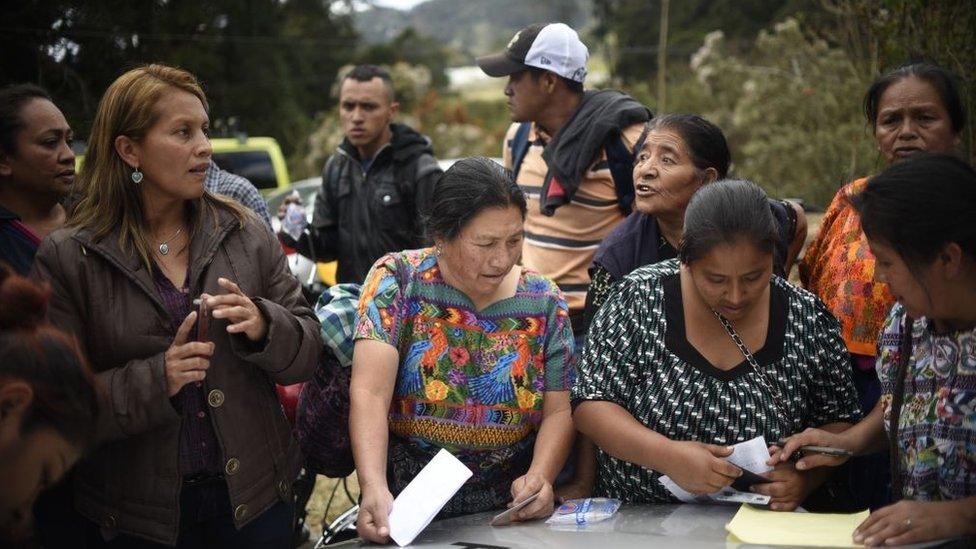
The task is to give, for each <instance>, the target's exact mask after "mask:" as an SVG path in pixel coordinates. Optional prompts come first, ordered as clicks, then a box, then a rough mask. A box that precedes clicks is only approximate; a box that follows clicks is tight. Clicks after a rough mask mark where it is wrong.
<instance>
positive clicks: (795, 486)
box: [749, 447, 818, 511]
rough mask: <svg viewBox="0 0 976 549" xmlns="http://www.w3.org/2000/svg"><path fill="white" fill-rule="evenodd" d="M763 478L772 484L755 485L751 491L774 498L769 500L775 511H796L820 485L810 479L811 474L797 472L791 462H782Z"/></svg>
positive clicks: (764, 474)
mask: <svg viewBox="0 0 976 549" xmlns="http://www.w3.org/2000/svg"><path fill="white" fill-rule="evenodd" d="M773 448H774V449H777V448H775V447H773ZM762 476H764V477H766V478H768V479H769V480H771V481H772V482H765V483H763V484H754V485H752V486H750V487H749V490H750V491H752V492H755V493H757V494H763V495H764V496H769V497H770V498H772V499H770V500H769V508H770V509H772V510H773V511H792V510H794V509H796V508H797V507H799V506H800V504H801V503H803V500H805V499H807V496H809V495H810V492H813V489H814V488H816V487H817V485H818V482H816V481H815V480H814V479H812V478H810V473H809V472H800V471H797V470H796V468H795V467H794V466H793V463H791V462H789V461H785V462H780V463H779V464H777V465H776V467H775V468H774V469H773V470H772V471H769V472H768V473H762Z"/></svg>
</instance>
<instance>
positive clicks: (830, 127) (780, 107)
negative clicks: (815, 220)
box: [669, 19, 876, 206]
mask: <svg viewBox="0 0 976 549" xmlns="http://www.w3.org/2000/svg"><path fill="white" fill-rule="evenodd" d="M690 68H691V69H692V71H693V75H694V78H693V80H690V79H689V80H686V81H684V82H682V83H681V84H679V85H678V88H679V89H678V90H675V91H672V92H671V93H670V94H669V95H671V96H673V97H674V96H676V97H683V101H684V103H685V105H682V106H687V107H689V108H688V109H687V110H689V111H690V112H698V113H700V114H702V116H705V117H706V118H708V119H709V120H711V121H712V122H714V123H716V124H718V126H719V127H721V128H722V129H723V130H724V131H725V133H726V135H727V137H728V138H729V142H730V146H731V147H732V153H733V161H734V166H733V172H734V173H735V175H736V176H738V177H744V178H747V179H751V180H754V181H756V182H757V183H760V184H762V185H763V186H764V187H765V188H766V189H767V191H769V192H770V193H771V194H773V195H777V196H790V197H801V198H804V199H805V200H807V201H809V202H812V203H814V204H819V205H822V206H823V205H826V204H827V203H829V201H830V199H831V198H832V197H833V195H834V193H835V192H836V190H837V188H838V187H840V186H841V185H843V184H844V183H847V182H849V181H851V180H852V179H854V178H855V177H858V176H862V175H865V174H869V173H871V172H872V171H873V170H874V168H875V162H876V154H875V153H874V152H873V140H872V138H871V135H870V133H869V132H868V127H867V124H866V123H865V121H864V118H863V116H862V115H861V112H860V105H861V102H860V98H861V96H862V95H863V93H864V90H865V89H866V87H867V82H866V80H865V78H864V76H863V75H862V74H861V73H859V71H858V70H857V68H856V67H855V65H854V63H853V62H852V61H851V59H850V58H849V57H848V55H847V54H846V52H844V51H843V50H841V49H839V48H836V47H831V46H830V45H828V44H827V42H825V41H824V40H821V39H817V38H813V37H810V36H808V35H805V34H804V33H803V32H802V31H801V29H800V25H799V23H798V22H797V21H796V20H795V19H787V20H786V21H784V22H782V23H779V24H776V25H775V26H774V27H773V30H772V31H762V32H760V33H759V37H758V38H757V39H756V41H755V45H754V47H753V48H752V50H751V52H749V54H748V56H747V57H740V56H736V55H733V54H730V53H729V52H728V50H727V48H726V45H725V38H724V36H723V34H722V33H721V31H716V32H714V33H711V34H709V35H708V36H707V37H706V38H705V43H704V45H703V46H702V47H701V49H700V50H699V51H698V52H697V53H696V54H695V55H694V57H693V58H692V61H691V63H690ZM695 88H697V90H696V89H695ZM685 92H686V93H685ZM692 103H698V105H697V108H695V106H693V105H692Z"/></svg>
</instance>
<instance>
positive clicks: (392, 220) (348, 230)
mask: <svg viewBox="0 0 976 549" xmlns="http://www.w3.org/2000/svg"><path fill="white" fill-rule="evenodd" d="M398 107H399V105H398V103H397V102H396V100H395V98H394V95H393V86H392V82H391V80H390V75H389V73H387V72H386V71H385V70H383V69H381V68H379V67H376V66H372V65H359V66H357V67H355V68H354V69H352V71H350V72H349V74H347V75H346V76H345V78H343V81H342V86H341V88H340V93H339V119H340V121H341V123H342V131H343V134H345V138H344V139H343V140H342V144H341V145H339V147H338V148H337V149H336V152H335V153H334V154H333V155H332V156H330V157H329V159H328V160H327V161H326V163H325V168H324V169H323V170H322V187H321V188H320V189H319V192H318V194H317V195H316V197H315V210H314V213H313V216H312V223H311V225H310V226H309V227H308V228H307V229H306V230H305V231H304V233H302V235H301V236H300V237H299V238H298V239H297V241H296V240H295V239H293V238H292V237H290V236H289V235H287V234H286V233H284V232H282V233H281V234H282V238H283V240H284V242H285V244H288V245H292V246H293V247H295V248H296V249H298V251H299V253H301V254H302V255H305V256H307V257H310V258H312V259H315V260H318V261H329V260H333V259H334V260H337V261H338V263H339V266H338V270H337V273H336V279H337V281H338V282H357V283H362V281H363V280H364V279H365V278H366V274H367V273H368V272H369V269H370V267H372V265H373V262H375V261H376V260H377V259H379V258H380V257H381V256H383V255H384V254H386V253H389V252H392V251H396V250H406V249H411V248H419V247H422V246H423V245H424V244H425V238H424V230H423V223H422V216H423V214H424V212H425V211H426V208H427V206H428V203H429V201H430V197H431V193H432V192H433V188H434V184H435V183H436V181H437V179H438V178H439V177H440V175H441V170H440V168H439V167H438V165H437V161H436V160H435V159H434V151H433V149H432V148H431V146H430V141H429V140H428V139H427V138H426V137H424V136H423V135H421V134H419V133H417V132H416V131H414V130H413V129H411V128H410V127H408V126H406V125H404V124H398V123H394V122H393V117H394V116H395V115H396V112H397V109H398Z"/></svg>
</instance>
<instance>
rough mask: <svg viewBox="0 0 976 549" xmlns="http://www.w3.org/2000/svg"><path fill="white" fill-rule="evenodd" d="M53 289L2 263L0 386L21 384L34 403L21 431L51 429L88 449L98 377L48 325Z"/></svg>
mask: <svg viewBox="0 0 976 549" xmlns="http://www.w3.org/2000/svg"><path fill="white" fill-rule="evenodd" d="M50 296H51V290H50V288H49V287H48V286H46V285H40V284H37V283H35V282H33V281H31V280H29V279H27V278H25V277H23V276H20V275H18V274H16V273H15V272H14V271H13V269H11V268H10V267H8V266H6V265H4V264H2V263H0V385H3V384H5V383H7V382H9V381H12V380H21V381H24V382H27V383H29V384H30V385H31V387H32V389H33V392H34V399H33V402H32V404H31V406H30V408H29V409H28V410H27V412H26V413H25V414H24V419H23V422H22V424H21V432H22V433H24V434H27V433H29V432H31V431H34V430H36V429H39V428H45V427H47V428H53V429H55V430H56V431H58V432H59V433H61V434H62V435H63V436H64V437H65V438H67V439H68V440H69V441H71V442H72V443H74V444H76V445H78V446H80V447H84V446H86V445H87V444H88V442H89V441H90V440H91V438H92V436H93V434H94V427H95V416H96V414H97V410H98V401H97V398H96V396H95V386H94V378H93V377H92V374H91V371H90V370H89V369H88V367H87V365H86V364H85V359H84V356H83V355H82V353H81V349H80V347H79V346H78V343H77V341H76V340H75V339H74V338H73V337H71V336H69V335H68V334H66V333H64V332H62V331H61V330H58V329H57V328H55V327H53V326H51V325H50V324H48V323H47V321H46V320H45V318H44V316H45V312H46V311H47V304H48V299H49V298H50Z"/></svg>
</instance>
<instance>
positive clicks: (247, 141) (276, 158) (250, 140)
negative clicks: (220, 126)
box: [210, 137, 291, 195]
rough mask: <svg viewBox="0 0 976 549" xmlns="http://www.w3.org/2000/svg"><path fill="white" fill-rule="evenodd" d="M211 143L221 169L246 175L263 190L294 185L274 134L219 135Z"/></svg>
mask: <svg viewBox="0 0 976 549" xmlns="http://www.w3.org/2000/svg"><path fill="white" fill-rule="evenodd" d="M210 145H211V146H212V147H213V160H214V162H216V163H217V165H218V166H220V167H221V169H224V170H227V171H229V172H231V173H234V174H237V175H240V176H242V177H246V178H247V179H248V180H250V182H251V183H254V186H255V187H257V188H258V190H259V191H261V193H262V194H265V195H268V194H271V193H273V192H275V191H278V190H281V189H287V188H288V187H289V186H290V185H291V179H290V178H289V177H288V166H287V165H286V164H285V156H284V155H283V154H281V147H279V146H278V142H277V141H276V140H275V139H274V138H273V137H218V138H215V139H211V140H210Z"/></svg>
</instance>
